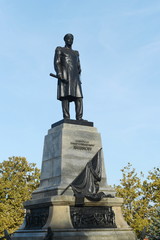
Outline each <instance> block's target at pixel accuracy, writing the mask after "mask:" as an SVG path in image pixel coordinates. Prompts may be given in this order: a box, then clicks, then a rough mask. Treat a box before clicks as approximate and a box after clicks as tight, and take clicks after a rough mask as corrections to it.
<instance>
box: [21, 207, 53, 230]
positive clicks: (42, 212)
mask: <svg viewBox="0 0 160 240" xmlns="http://www.w3.org/2000/svg"><path fill="white" fill-rule="evenodd" d="M48 215H49V207H45V208H34V209H31V210H27V213H26V217H25V219H26V226H25V229H41V228H42V227H43V226H44V225H45V224H46V222H47V219H48Z"/></svg>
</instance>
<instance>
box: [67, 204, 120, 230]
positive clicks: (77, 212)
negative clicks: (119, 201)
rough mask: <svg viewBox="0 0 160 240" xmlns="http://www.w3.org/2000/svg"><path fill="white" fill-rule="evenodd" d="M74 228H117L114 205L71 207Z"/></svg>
mask: <svg viewBox="0 0 160 240" xmlns="http://www.w3.org/2000/svg"><path fill="white" fill-rule="evenodd" d="M70 214H71V219H72V224H73V226H74V228H116V224H115V214H114V212H113V210H112V207H106V206H100V207H70Z"/></svg>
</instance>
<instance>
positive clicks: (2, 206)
mask: <svg viewBox="0 0 160 240" xmlns="http://www.w3.org/2000/svg"><path fill="white" fill-rule="evenodd" d="M39 177H40V170H39V169H38V168H37V167H36V166H35V164H33V163H28V162H27V160H26V158H24V157H11V158H9V159H8V160H6V161H3V162H2V163H0V234H1V235H3V231H4V229H7V230H9V232H10V233H12V232H14V231H15V230H16V229H17V228H18V227H19V226H20V225H21V224H22V222H23V218H24V208H23V202H24V201H26V200H28V199H30V198H31V194H32V192H33V191H34V190H35V189H36V188H37V187H38V185H39Z"/></svg>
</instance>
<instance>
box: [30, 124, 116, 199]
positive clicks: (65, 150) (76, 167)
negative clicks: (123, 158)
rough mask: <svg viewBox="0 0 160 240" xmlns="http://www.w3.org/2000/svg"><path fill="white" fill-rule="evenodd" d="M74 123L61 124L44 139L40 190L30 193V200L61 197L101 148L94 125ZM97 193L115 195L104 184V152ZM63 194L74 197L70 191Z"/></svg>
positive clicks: (52, 129)
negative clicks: (31, 198) (31, 194)
mask: <svg viewBox="0 0 160 240" xmlns="http://www.w3.org/2000/svg"><path fill="white" fill-rule="evenodd" d="M75 122H78V121H74V120H63V121H60V124H59V125H58V124H54V125H52V126H53V128H51V129H50V130H49V131H48V134H47V135H46V136H45V141H44V149H43V160H42V168H41V181H40V187H39V188H38V189H37V190H36V191H35V192H34V193H33V196H32V197H33V199H37V198H43V197H48V196H54V195H59V194H61V192H62V191H63V190H64V189H65V188H66V187H67V186H68V185H69V184H70V183H72V181H73V180H74V179H75V178H76V177H77V176H78V175H79V174H80V172H81V171H82V170H83V169H84V167H85V166H86V164H87V162H88V161H90V160H91V159H92V158H93V156H94V155H95V154H96V153H97V152H98V150H99V149H100V148H102V143H101V136H100V134H99V133H98V131H97V129H96V128H95V127H93V123H91V122H87V121H84V122H81V125H78V124H75ZM82 124H83V125H82ZM100 191H104V192H106V193H108V194H115V192H114V190H113V188H111V187H110V186H108V185H107V183H106V173H105V167H104V159H103V152H102V180H101V183H100ZM64 194H66V195H73V192H72V191H71V190H68V191H67V192H65V193H64Z"/></svg>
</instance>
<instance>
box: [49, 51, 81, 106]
mask: <svg viewBox="0 0 160 240" xmlns="http://www.w3.org/2000/svg"><path fill="white" fill-rule="evenodd" d="M54 68H55V71H56V73H57V75H58V77H59V78H61V79H65V80H67V81H68V82H67V83H66V82H63V81H61V80H60V79H58V87H57V99H58V100H61V101H62V100H64V99H67V100H69V101H70V102H71V101H75V99H76V98H82V97H83V95H82V88H81V81H80V73H81V67H80V61H79V53H78V51H74V50H72V49H70V48H67V47H57V48H56V50H55V57H54Z"/></svg>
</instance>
